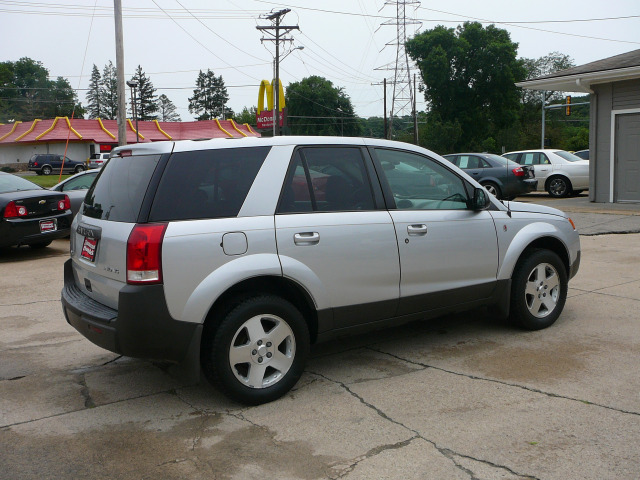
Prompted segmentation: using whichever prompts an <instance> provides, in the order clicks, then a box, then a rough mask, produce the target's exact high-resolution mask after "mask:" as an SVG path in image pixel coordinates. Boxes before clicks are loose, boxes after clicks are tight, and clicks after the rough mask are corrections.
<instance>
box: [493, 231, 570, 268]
mask: <svg viewBox="0 0 640 480" xmlns="http://www.w3.org/2000/svg"><path fill="white" fill-rule="evenodd" d="M564 236H565V234H564V232H562V230H561V229H560V228H558V227H557V226H556V225H554V224H553V223H549V222H542V221H541V222H535V223H529V224H527V225H525V226H524V227H522V228H521V229H520V230H518V232H517V233H516V234H515V235H514V236H513V238H512V239H511V240H510V241H509V242H508V246H506V252H505V253H504V255H501V262H500V267H499V270H498V280H507V279H510V278H511V276H512V274H513V270H514V269H515V267H516V263H518V260H519V259H520V257H521V256H522V253H523V252H524V251H525V249H526V248H527V247H528V246H529V245H531V244H532V243H533V242H535V241H536V240H539V239H542V238H552V239H554V240H557V241H558V242H559V243H560V244H562V246H563V248H564V253H565V256H566V258H570V256H569V249H568V248H567V243H566V242H565V241H564V238H563V237H564ZM501 243H502V242H501Z"/></svg>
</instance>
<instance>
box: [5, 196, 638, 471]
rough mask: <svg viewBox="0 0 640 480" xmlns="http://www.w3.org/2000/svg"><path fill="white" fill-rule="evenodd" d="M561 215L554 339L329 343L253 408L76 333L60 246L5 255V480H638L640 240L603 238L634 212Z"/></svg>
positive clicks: (498, 327)
mask: <svg viewBox="0 0 640 480" xmlns="http://www.w3.org/2000/svg"><path fill="white" fill-rule="evenodd" d="M548 201H550V202H554V204H555V205H557V203H556V202H557V201H555V200H553V199H545V198H543V196H540V198H539V201H538V203H547V202H548ZM563 201H564V200H563ZM566 201H567V202H569V203H570V202H572V201H573V203H574V206H572V205H569V206H568V208H566V207H565V208H563V209H564V210H567V211H569V209H573V210H576V211H571V215H572V217H573V218H574V220H575V221H576V223H577V224H578V228H579V229H580V230H581V233H582V232H583V231H584V233H583V235H582V237H581V241H582V263H581V267H580V271H579V273H578V275H577V276H576V277H575V278H574V279H573V280H572V281H571V283H570V289H569V295H568V299H567V303H566V306H565V310H564V312H563V314H562V315H561V316H560V318H559V319H558V321H557V322H556V323H555V324H554V325H553V326H552V327H550V328H548V329H545V330H541V331H538V332H526V331H522V330H519V329H516V328H513V327H512V326H510V325H508V324H506V323H505V322H501V321H498V320H496V319H494V318H492V317H491V316H490V315H489V314H488V313H487V312H485V311H484V310H476V311H471V312H466V313H462V314H458V315H452V316H447V317H442V318H439V319H436V320H433V321H430V322H414V323H411V324H408V325H405V326H402V327H399V328H392V329H387V330H384V331H380V332H373V333H370V334H367V335H362V336H358V337H352V338H346V339H340V340H337V341H333V342H329V343H326V344H322V345H318V346H315V347H314V348H313V350H312V355H311V359H310V361H309V364H308V366H307V368H306V370H305V373H304V375H303V377H302V379H301V380H300V382H299V383H298V385H296V387H295V388H294V389H293V390H292V391H291V392H290V393H289V394H287V395H285V396H284V397H283V398H282V399H280V400H278V401H276V402H272V403H270V404H267V405H262V406H258V407H243V406H241V405H238V404H235V403H233V402H230V401H229V400H227V399H226V398H225V397H223V396H222V395H220V394H219V393H218V392H217V391H216V390H214V389H213V388H211V387H210V386H209V385H208V384H207V383H206V382H205V381H202V382H200V383H198V384H192V383H188V382H186V381H184V379H183V378H182V377H180V376H179V374H178V372H177V371H176V370H174V369H172V368H171V367H169V366H168V365H167V364H161V363H154V362H147V361H143V360H136V359H130V358H123V357H119V356H118V355H115V354H112V353H110V352H108V351H105V350H102V349H100V348H99V347H97V346H95V345H93V344H91V343H90V342H89V341H88V340H86V339H85V338H84V337H82V336H81V335H80V334H79V333H78V332H76V331H75V330H74V329H73V328H71V327H70V326H69V325H68V324H67V323H66V321H65V319H64V316H63V314H62V311H61V308H60V290H61V288H62V265H63V263H64V261H65V260H66V259H67V258H68V248H69V245H68V240H56V241H54V242H53V244H52V245H51V246H50V247H49V248H46V249H43V250H31V249H29V248H20V249H7V250H4V251H2V252H0V480H36V479H37V480H48V479H51V480H53V479H56V480H61V479H62V480H66V479H70V480H71V479H74V480H75V479H79V478H82V479H85V480H98V479H99V480H106V479H109V480H112V479H123V480H124V479H127V480H128V479H163V480H172V479H176V480H178V479H181V480H182V479H185V478H189V479H193V480H200V479H202V480H205V479H206V480H211V479H241V480H244V479H256V478H277V479H282V480H298V479H300V480H314V479H327V478H329V479H345V480H365V479H366V480H371V479H375V480H378V479H402V480H412V479H421V480H422V479H434V480H440V479H445V480H449V479H454V480H457V479H459V480H525V479H529V480H531V479H537V480H603V479H616V480H638V479H639V478H640V449H639V448H638V445H639V444H640V395H639V393H638V392H640V375H638V372H639V371H640V316H639V315H638V308H639V306H640V234H626V235H620V234H610V233H604V232H605V231H606V230H607V229H616V228H618V227H619V226H620V225H618V224H617V223H616V222H618V220H619V219H618V218H617V217H618V216H625V217H638V212H633V211H626V213H619V212H615V213H611V212H602V211H600V212H584V211H577V210H578V209H580V208H581V207H580V205H577V206H576V205H575V204H578V203H580V202H581V199H567V200H566ZM579 215H593V217H587V216H584V217H582V216H579ZM590 219H591V220H590ZM625 228H626V227H625ZM629 228H635V227H633V225H631V227H629Z"/></svg>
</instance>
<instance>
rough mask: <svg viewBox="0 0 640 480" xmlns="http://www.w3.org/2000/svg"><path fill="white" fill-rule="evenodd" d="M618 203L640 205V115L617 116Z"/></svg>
mask: <svg viewBox="0 0 640 480" xmlns="http://www.w3.org/2000/svg"><path fill="white" fill-rule="evenodd" d="M615 172H616V174H615V180H616V189H615V191H616V198H615V201H617V202H638V203H640V113H631V114H624V115H616V150H615Z"/></svg>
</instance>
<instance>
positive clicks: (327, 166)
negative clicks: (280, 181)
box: [278, 147, 374, 213]
mask: <svg viewBox="0 0 640 480" xmlns="http://www.w3.org/2000/svg"><path fill="white" fill-rule="evenodd" d="M373 208H374V202H373V194H372V191H371V185H370V183H369V177H368V175H367V172H366V169H365V165H364V158H363V157H362V152H361V150H360V149H359V148H354V147H307V148H301V149H299V150H298V151H297V152H296V153H295V155H294V157H293V161H292V164H291V167H290V169H289V174H288V175H287V179H286V181H285V185H284V188H283V192H282V195H281V199H280V204H279V207H278V213H298V212H311V211H314V212H338V211H351V210H371V209H373Z"/></svg>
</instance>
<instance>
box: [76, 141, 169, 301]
mask: <svg viewBox="0 0 640 480" xmlns="http://www.w3.org/2000/svg"><path fill="white" fill-rule="evenodd" d="M159 160H160V155H158V154H153V155H135V156H126V157H120V156H118V157H113V158H111V160H110V161H109V163H108V164H107V165H105V166H104V168H103V169H102V171H101V172H100V174H99V175H98V177H97V178H96V180H95V182H94V183H93V185H92V186H91V188H90V189H89V190H88V191H87V195H86V197H85V200H84V203H83V205H82V207H81V208H80V211H79V212H78V215H77V217H76V220H75V222H74V227H73V229H72V233H71V259H72V262H73V275H74V279H75V283H76V286H77V287H78V288H79V289H80V290H81V291H82V292H83V293H85V294H86V295H87V296H89V297H90V298H92V299H93V300H95V301H97V302H99V303H101V304H103V305H106V306H108V307H110V308H114V309H116V308H117V305H118V295H119V292H120V290H121V289H122V288H123V287H124V286H125V285H126V284H127V240H128V239H129V235H130V234H131V231H132V230H133V228H134V226H135V224H136V222H137V221H138V218H139V216H140V213H141V210H142V208H143V204H144V201H145V195H146V192H147V188H148V186H149V183H150V180H151V177H152V176H153V172H154V171H155V169H156V167H157V165H158V162H159Z"/></svg>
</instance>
